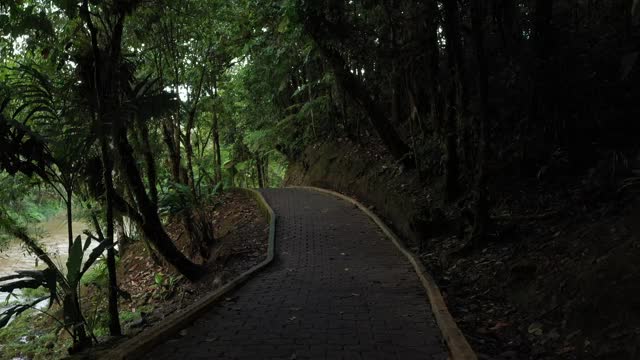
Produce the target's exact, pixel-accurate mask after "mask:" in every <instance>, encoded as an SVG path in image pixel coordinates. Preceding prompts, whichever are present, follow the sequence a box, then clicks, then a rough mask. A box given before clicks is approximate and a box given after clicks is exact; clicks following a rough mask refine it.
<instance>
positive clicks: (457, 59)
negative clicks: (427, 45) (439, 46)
mask: <svg viewBox="0 0 640 360" xmlns="http://www.w3.org/2000/svg"><path fill="white" fill-rule="evenodd" d="M444 10H445V11H444V13H445V27H444V28H445V35H446V39H447V42H446V51H447V57H448V65H449V71H450V85H449V94H448V96H447V102H448V104H447V107H448V109H447V118H446V120H445V151H446V163H445V187H446V189H445V196H446V198H447V200H448V201H451V200H453V199H455V198H456V197H457V196H458V193H459V183H458V177H459V174H460V172H459V168H458V167H459V161H458V117H459V116H460V114H459V111H460V109H461V108H462V107H463V106H464V104H463V101H464V100H463V99H462V97H463V96H462V91H463V89H462V86H463V84H462V76H461V71H462V63H461V59H462V55H461V54H462V47H461V44H460V21H459V13H458V4H457V1H456V0H446V1H445V2H444Z"/></svg>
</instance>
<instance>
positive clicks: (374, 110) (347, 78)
mask: <svg viewBox="0 0 640 360" xmlns="http://www.w3.org/2000/svg"><path fill="white" fill-rule="evenodd" d="M318 44H320V43H318ZM319 47H320V49H321V50H322V53H323V55H324V56H325V58H326V59H327V61H328V62H329V64H330V65H331V68H332V69H333V72H334V74H335V77H336V81H337V82H338V84H339V85H340V87H342V88H343V89H344V90H345V91H346V92H347V93H349V94H350V95H351V97H352V99H353V100H354V101H355V102H356V103H358V104H359V105H360V106H361V108H362V110H364V111H365V113H366V114H367V115H368V117H369V119H370V120H371V123H372V124H373V127H374V129H375V130H376V132H377V133H378V136H380V139H381V140H382V142H383V143H384V144H385V147H386V148H387V149H388V150H389V152H390V153H391V155H392V156H393V157H394V158H396V159H397V160H401V161H402V163H403V164H404V165H405V167H407V168H413V167H414V166H415V163H414V161H413V159H411V149H410V148H409V147H408V146H407V144H405V143H404V141H402V139H401V138H400V135H399V134H398V132H397V131H396V130H395V128H394V127H393V125H392V124H391V122H390V121H389V119H387V118H386V117H385V115H384V114H385V112H384V111H383V110H382V108H381V107H380V105H379V104H378V103H377V102H375V101H373V97H372V96H371V94H370V93H369V90H368V89H367V88H366V87H365V85H364V84H363V83H362V81H361V80H359V79H358V78H357V77H355V76H354V75H353V74H352V73H351V71H350V70H349V69H348V68H347V67H346V65H345V63H344V60H343V59H342V57H341V56H340V54H338V52H337V51H335V50H332V49H329V48H327V47H323V46H321V45H319Z"/></svg>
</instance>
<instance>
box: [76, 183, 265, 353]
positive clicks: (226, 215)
mask: <svg viewBox="0 0 640 360" xmlns="http://www.w3.org/2000/svg"><path fill="white" fill-rule="evenodd" d="M203 213H208V214H211V216H212V217H213V222H214V235H215V239H216V241H215V244H213V246H212V247H211V248H210V253H211V256H210V258H209V260H208V261H207V262H206V264H205V265H206V268H207V270H208V271H207V274H206V275H205V276H204V277H203V278H201V279H200V280H198V281H197V282H193V283H192V282H189V281H188V280H187V279H185V278H183V277H182V276H181V275H180V274H179V273H177V272H176V271H175V270H172V269H171V267H170V266H161V265H158V264H155V263H154V262H153V261H152V259H151V258H150V256H149V254H148V250H147V248H146V247H145V246H144V243H142V242H136V243H134V244H131V245H129V246H127V247H126V249H125V250H124V251H123V254H122V258H121V260H120V262H119V263H118V283H119V286H120V288H121V290H122V291H123V292H124V294H125V296H124V297H125V299H121V301H120V304H119V305H120V311H121V313H122V312H123V311H128V313H129V314H131V316H127V319H126V320H123V321H122V324H121V325H122V327H123V330H124V333H125V334H126V337H132V336H135V335H136V334H138V333H140V332H142V331H143V330H144V329H146V328H148V327H150V326H152V325H153V324H154V323H156V322H158V321H160V320H162V319H164V318H165V317H167V316H169V315H170V314H172V313H173V312H175V311H176V310H178V309H180V308H183V307H186V306H189V305H190V304H192V303H193V302H195V301H196V300H198V299H199V298H201V297H202V296H204V295H206V294H208V293H210V292H213V291H215V290H216V289H217V288H219V287H220V286H222V285H224V284H225V283H227V282H228V281H230V280H232V279H233V278H235V277H237V276H238V275H240V274H241V273H243V272H245V271H247V270H249V269H250V268H252V267H253V266H255V265H257V264H259V263H260V262H262V261H263V260H264V259H265V258H266V256H267V250H268V231H269V223H268V220H267V219H266V218H265V216H264V215H263V213H262V212H261V211H260V208H259V207H258V204H257V203H256V202H255V200H254V199H252V198H251V197H249V196H248V195H247V194H246V193H244V192H242V191H239V190H233V189H232V190H228V191H226V192H224V193H223V194H221V195H220V196H219V198H218V201H217V203H216V204H215V205H213V206H211V208H210V209H205V211H203ZM167 231H168V232H169V233H170V235H172V238H174V239H177V241H176V245H177V246H178V247H179V248H181V249H182V250H183V251H185V250H187V249H188V247H189V246H188V244H186V243H185V241H184V240H183V236H181V235H180V234H181V233H183V229H182V227H181V226H180V225H179V224H177V223H170V224H169V225H168V226H167ZM121 317H122V316H121ZM126 337H125V338H118V339H113V338H108V337H107V338H103V339H100V340H101V344H100V345H98V346H97V347H95V348H92V349H89V350H90V352H91V356H95V354H98V353H102V352H104V351H108V349H109V348H112V347H114V346H116V345H117V344H119V343H120V342H122V341H124V339H126ZM82 356H83V355H82V354H79V355H78V356H77V357H76V358H82Z"/></svg>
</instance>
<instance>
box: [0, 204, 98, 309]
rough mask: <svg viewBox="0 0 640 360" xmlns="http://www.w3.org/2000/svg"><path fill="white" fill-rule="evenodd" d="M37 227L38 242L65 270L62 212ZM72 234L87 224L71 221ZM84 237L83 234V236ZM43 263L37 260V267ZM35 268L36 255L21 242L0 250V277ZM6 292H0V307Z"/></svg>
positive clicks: (65, 249) (64, 218)
mask: <svg viewBox="0 0 640 360" xmlns="http://www.w3.org/2000/svg"><path fill="white" fill-rule="evenodd" d="M38 228H39V229H41V230H42V232H43V236H42V237H41V239H40V244H42V246H43V247H44V248H45V249H46V251H47V252H48V253H49V255H50V256H51V258H52V260H53V261H54V262H55V263H56V264H57V265H58V266H59V267H60V269H62V270H63V271H64V270H66V265H65V264H66V261H67V256H68V248H69V240H68V235H67V218H66V217H65V216H64V214H61V215H57V216H54V217H52V218H50V219H49V220H47V221H45V222H43V223H40V224H39V225H38ZM72 228H73V236H74V237H75V236H78V235H79V234H82V232H83V231H84V230H85V229H88V225H87V224H86V223H83V222H79V221H74V222H73V223H72ZM83 238H84V236H83ZM43 268H44V264H42V261H40V262H39V264H38V267H37V269H43ZM33 269H36V257H35V256H33V255H29V254H28V253H27V252H26V251H25V250H24V248H23V247H22V244H21V243H20V242H19V241H18V240H16V241H13V242H11V243H10V244H9V246H8V247H6V248H5V249H3V250H0V277H2V276H7V275H12V274H15V271H16V270H33ZM6 297H7V294H6V293H2V292H0V309H1V308H2V305H3V302H4V301H5V300H6Z"/></svg>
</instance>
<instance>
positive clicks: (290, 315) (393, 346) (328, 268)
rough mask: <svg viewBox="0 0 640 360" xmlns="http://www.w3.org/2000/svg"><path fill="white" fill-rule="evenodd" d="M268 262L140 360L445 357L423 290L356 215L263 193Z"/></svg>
mask: <svg viewBox="0 0 640 360" xmlns="http://www.w3.org/2000/svg"><path fill="white" fill-rule="evenodd" d="M263 194H264V195H265V198H266V199H267V201H268V202H269V204H270V205H271V207H272V208H273V210H274V211H275V212H276V214H277V216H278V222H277V226H276V259H275V260H274V263H273V264H271V265H270V266H269V267H267V268H266V269H264V270H263V271H261V272H259V273H258V274H257V275H256V276H255V277H253V278H252V279H251V280H250V281H248V282H247V283H246V284H245V285H244V286H242V287H241V288H240V289H238V290H236V291H235V292H233V293H232V294H230V295H228V298H229V299H230V300H228V301H224V302H222V303H220V304H218V305H216V306H214V307H213V308H212V309H211V310H210V312H209V313H207V314H206V315H204V316H203V317H202V318H201V319H199V320H197V321H196V322H195V323H194V324H193V325H192V326H191V327H189V328H187V329H185V330H183V331H182V336H180V337H179V338H177V339H173V340H169V341H168V342H166V343H164V344H162V345H160V346H159V347H158V348H157V349H155V350H154V352H152V353H151V354H149V358H150V359H403V360H404V359H438V360H439V359H446V352H445V349H444V346H443V345H442V340H441V335H440V332H439V330H438V328H437V326H436V324H435V320H434V319H433V316H432V314H431V308H430V306H429V303H428V300H427V297H426V294H425V291H424V289H423V288H422V286H421V285H420V283H419V280H418V278H417V276H416V274H415V272H414V270H413V268H412V267H411V265H410V264H409V262H408V261H407V260H406V258H405V257H404V256H402V254H400V252H399V251H398V250H397V249H396V248H395V246H394V245H393V244H392V242H391V241H390V240H389V239H387V238H385V237H384V235H383V234H382V233H381V232H380V230H379V229H378V227H377V226H376V225H375V224H374V223H373V222H371V220H370V219H369V218H368V217H367V216H366V215H365V214H363V213H362V212H361V211H360V210H359V209H358V208H356V207H354V206H353V205H351V204H349V203H347V202H346V201H344V200H341V199H338V198H335V197H333V196H330V195H325V194H321V193H317V192H313V191H309V190H302V189H273V190H271V189H270V190H264V191H263Z"/></svg>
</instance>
